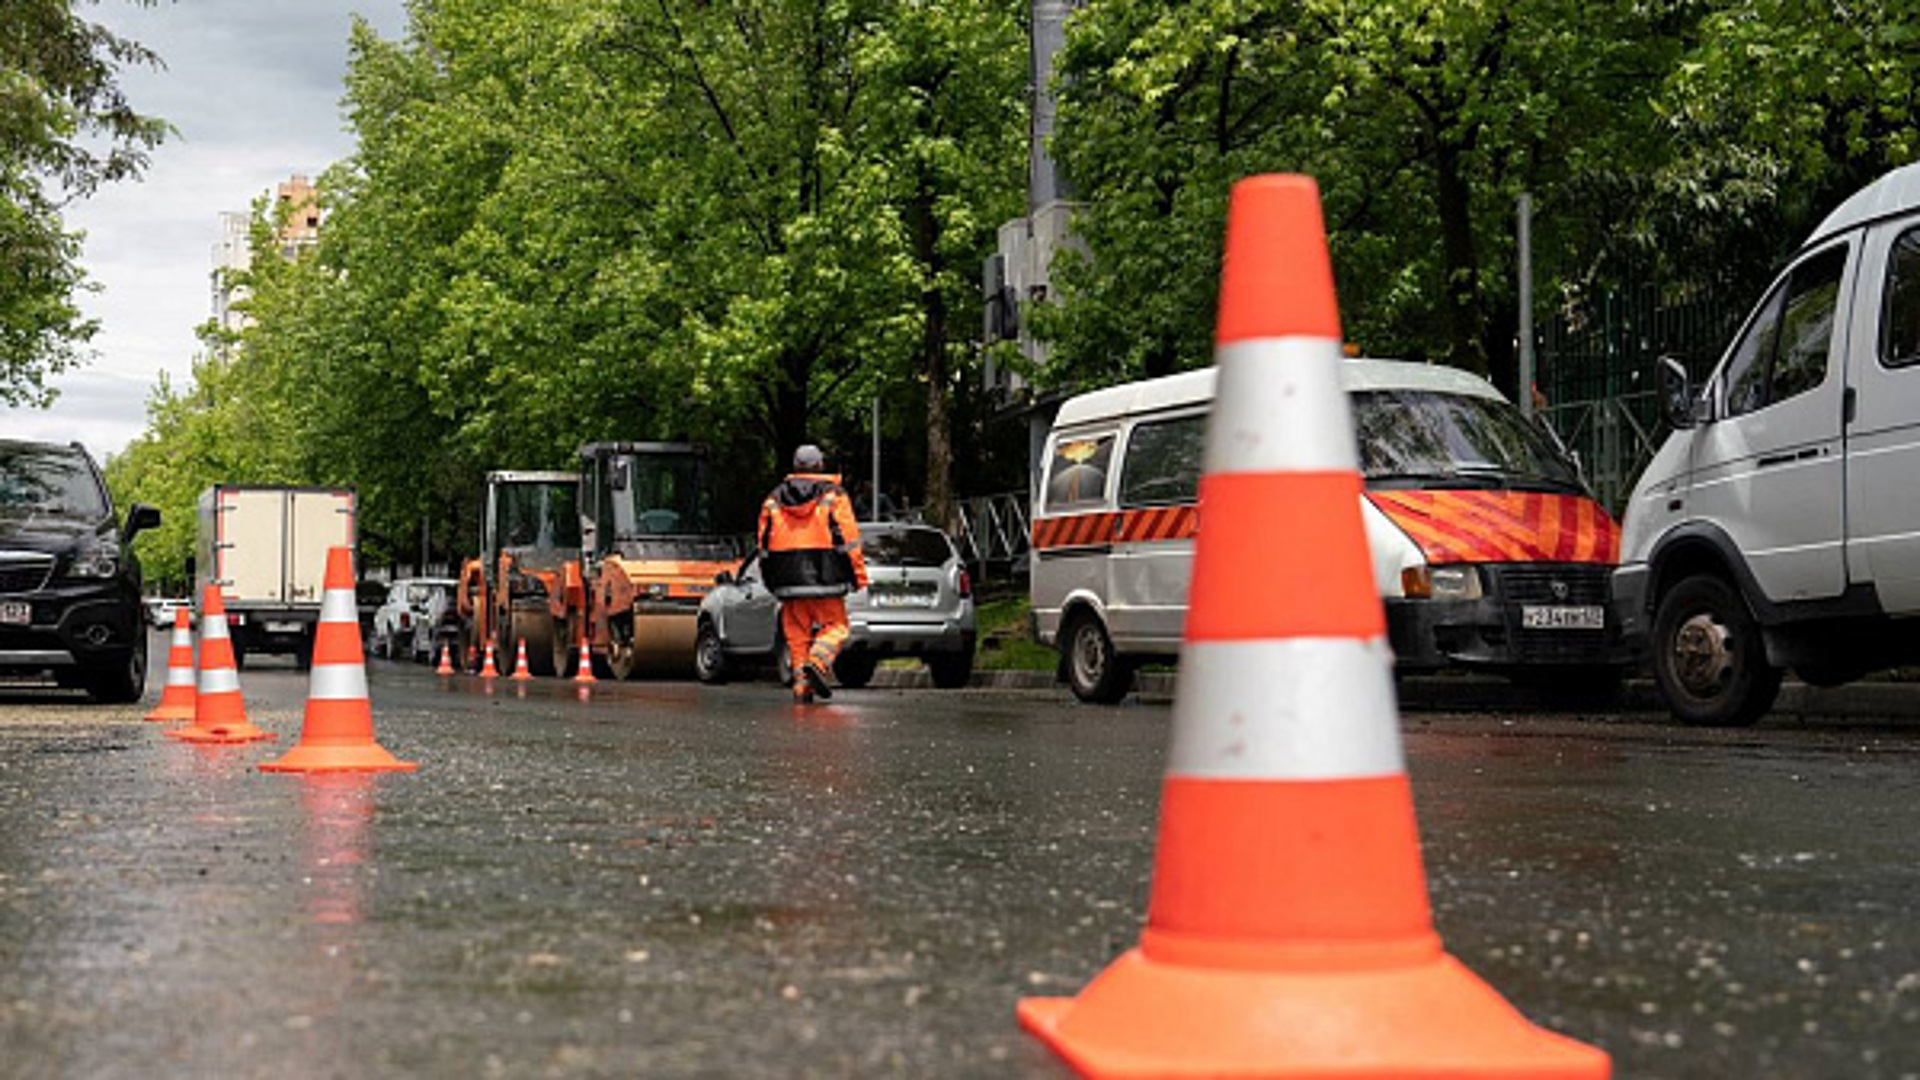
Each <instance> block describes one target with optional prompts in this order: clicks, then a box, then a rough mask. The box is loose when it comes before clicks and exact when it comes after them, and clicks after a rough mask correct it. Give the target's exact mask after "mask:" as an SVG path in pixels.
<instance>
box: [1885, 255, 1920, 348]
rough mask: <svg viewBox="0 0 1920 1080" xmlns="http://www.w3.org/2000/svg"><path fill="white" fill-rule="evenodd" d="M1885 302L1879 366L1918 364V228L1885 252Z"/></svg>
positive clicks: (1919, 292)
mask: <svg viewBox="0 0 1920 1080" xmlns="http://www.w3.org/2000/svg"><path fill="white" fill-rule="evenodd" d="M1886 291H1887V302H1886V310H1885V311H1883V312H1882V313H1881V322H1880V363H1882V364H1884V365H1885V366H1887V367H1890V368H1893V367H1907V366H1909V365H1912V364H1920V229H1908V230H1907V231H1906V232H1903V233H1901V234H1900V238H1899V239H1897V240H1895V241H1894V242H1893V249H1892V250H1891V251H1889V252H1887V289H1886Z"/></svg>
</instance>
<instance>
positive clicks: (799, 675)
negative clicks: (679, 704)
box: [755, 443, 867, 703]
mask: <svg viewBox="0 0 1920 1080" xmlns="http://www.w3.org/2000/svg"><path fill="white" fill-rule="evenodd" d="M826 468H827V460H826V455H824V454H822V453H821V452H820V448H819V447H817V446H814V445H812V444H811V443H809V444H807V445H805V446H802V447H800V448H799V449H798V450H795V451H794V452H793V472H792V473H791V474H789V475H788V476H787V478H786V479H785V480H783V481H781V483H780V486H779V487H777V488H774V489H773V492H772V494H770V495H768V496H767V500H766V502H765V503H763V504H761V507H760V528H759V529H758V530H757V532H756V534H755V535H756V537H757V539H758V543H759V548H760V573H761V576H762V577H763V578H764V579H765V580H766V583H767V588H769V589H771V590H773V594H774V595H775V596H777V597H779V598H780V629H781V631H782V632H783V633H784V634H785V635H786V641H787V653H788V656H789V657H790V658H791V659H792V660H793V700H794V701H796V702H801V703H806V702H811V701H813V700H814V699H815V698H819V699H820V700H822V701H825V700H826V699H827V698H830V697H832V696H833V690H832V688H831V687H829V686H828V685H827V672H829V671H831V670H832V669H833V659H834V657H836V656H838V655H840V649H841V646H843V645H845V644H846V643H847V635H848V633H849V632H850V631H849V630H848V628H847V602H846V595H847V593H849V592H851V591H853V590H855V589H864V588H866V587H867V559H866V556H865V555H864V554H862V553H861V551H860V526H859V525H858V524H857V523H856V522H855V520H854V514H853V500H851V499H850V498H848V497H847V492H846V489H845V488H842V487H841V486H840V477H839V476H837V475H835V474H832V473H829V472H827V471H826Z"/></svg>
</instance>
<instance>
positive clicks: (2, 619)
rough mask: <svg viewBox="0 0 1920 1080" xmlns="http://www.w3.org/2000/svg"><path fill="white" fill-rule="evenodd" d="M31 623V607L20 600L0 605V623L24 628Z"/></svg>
mask: <svg viewBox="0 0 1920 1080" xmlns="http://www.w3.org/2000/svg"><path fill="white" fill-rule="evenodd" d="M32 621H33V605H32V604H29V603H26V602H25V601H21V600H8V601H6V602H4V603H0V623H5V624H7V625H9V626H25V625H27V624H28V623H30V622H32Z"/></svg>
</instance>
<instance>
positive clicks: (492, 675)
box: [480, 641, 500, 679]
mask: <svg viewBox="0 0 1920 1080" xmlns="http://www.w3.org/2000/svg"><path fill="white" fill-rule="evenodd" d="M480 674H482V675H484V676H486V677H487V678H489V679H497V678H499V677H500V669H499V668H497V667H494V666H493V642H491V641H489V642H487V651H486V659H485V660H484V661H482V663H481V664H480Z"/></svg>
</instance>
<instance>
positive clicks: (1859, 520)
mask: <svg viewBox="0 0 1920 1080" xmlns="http://www.w3.org/2000/svg"><path fill="white" fill-rule="evenodd" d="M1862 249H1863V255H1862V258H1861V272H1860V281H1861V284H1860V288H1859V289H1858V296H1857V299H1856V301H1855V303H1854V309H1853V315H1852V318H1851V320H1850V321H1851V323H1852V334H1853V338H1852V340H1853V342H1854V345H1853V347H1852V348H1851V349H1850V350H1849V351H1848V358H1849V380H1848V385H1849V386H1850V387H1851V389H1852V398H1853V421H1852V423H1851V424H1850V425H1849V426H1848V429H1847V457H1848V464H1847V516H1848V521H1847V533H1848V537H1847V566H1848V570H1849V573H1850V574H1851V575H1852V578H1853V580H1855V581H1866V580H1871V581H1872V582H1873V584H1874V587H1875V590H1876V592H1877V593H1878V595H1879V598H1880V603H1881V605H1882V607H1883V608H1885V610H1887V611H1888V612H1890V613H1909V612H1914V611H1920V499H1915V498H1914V497H1913V496H1912V491H1913V484H1914V478H1915V477H1916V476H1920V217H1916V216H1913V215H1909V216H1907V217H1904V218H1900V219H1897V220H1894V221H1889V222H1882V223H1880V224H1878V225H1876V226H1874V227H1872V228H1871V229H1869V230H1868V232H1867V236H1866V241H1865V243H1864V244H1863V245H1862Z"/></svg>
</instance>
